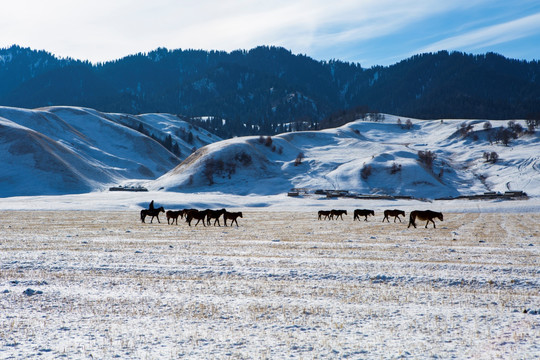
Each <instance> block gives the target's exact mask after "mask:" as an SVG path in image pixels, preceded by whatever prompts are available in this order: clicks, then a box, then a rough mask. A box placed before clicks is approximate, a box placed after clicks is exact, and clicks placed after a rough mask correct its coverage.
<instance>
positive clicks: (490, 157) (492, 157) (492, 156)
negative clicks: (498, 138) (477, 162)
mask: <svg viewBox="0 0 540 360" xmlns="http://www.w3.org/2000/svg"><path fill="white" fill-rule="evenodd" d="M484 159H486V162H491V163H496V162H497V160H499V154H497V153H496V152H495V151H492V152H489V151H486V152H485V153H484Z"/></svg>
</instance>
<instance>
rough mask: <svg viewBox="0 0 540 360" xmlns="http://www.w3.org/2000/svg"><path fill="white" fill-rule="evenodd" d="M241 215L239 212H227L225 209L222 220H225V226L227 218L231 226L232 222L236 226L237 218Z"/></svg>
mask: <svg viewBox="0 0 540 360" xmlns="http://www.w3.org/2000/svg"><path fill="white" fill-rule="evenodd" d="M239 217H243V216H242V213H241V212H228V211H225V212H224V213H223V221H224V222H225V226H227V220H232V221H231V226H233V224H234V223H236V226H238V220H237V219H238V218H239Z"/></svg>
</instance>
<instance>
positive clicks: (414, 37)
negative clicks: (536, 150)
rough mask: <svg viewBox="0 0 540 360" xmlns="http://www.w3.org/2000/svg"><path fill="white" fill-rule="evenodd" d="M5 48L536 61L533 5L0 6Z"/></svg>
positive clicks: (526, 1)
mask: <svg viewBox="0 0 540 360" xmlns="http://www.w3.org/2000/svg"><path fill="white" fill-rule="evenodd" d="M11 45H19V46H22V47H30V48H32V49H34V50H45V51H48V52H50V53H52V54H54V55H56V56H58V57H70V58H74V59H79V60H89V61H91V62H93V63H98V62H106V61H110V60H115V59H120V58H122V57H124V56H127V55H130V54H136V53H140V52H142V53H146V52H149V51H152V50H155V49H156V48H158V47H165V48H168V49H171V50H172V49H203V50H224V51H228V52H229V51H233V50H238V49H245V50H249V49H251V48H254V47H256V46H260V45H272V46H282V47H284V48H287V49H289V50H291V51H292V52H293V53H295V54H304V55H307V56H309V57H312V58H314V59H316V60H331V59H337V60H342V61H347V62H354V63H360V65H361V66H362V67H365V68H368V67H371V66H375V65H383V66H386V65H391V64H394V63H396V62H399V61H401V60H403V59H406V58H408V57H410V56H412V55H415V54H419V53H425V52H436V51H439V50H448V51H461V52H466V53H473V54H482V53H486V52H495V53H499V54H501V55H504V56H506V57H509V58H514V59H523V60H540V1H538V0H513V1H508V0H503V1H499V0H451V1H448V0H334V1H328V0H309V1H308V0H298V1H294V0H288V1H283V0H273V1H267V0H265V1H258V0H227V1H222V0H198V1H188V0H176V1H175V0H150V1H147V0H92V1H87V0H47V1H44V0H18V1H2V11H0V48H7V47H10V46H11Z"/></svg>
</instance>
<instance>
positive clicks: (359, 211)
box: [353, 209, 375, 221]
mask: <svg viewBox="0 0 540 360" xmlns="http://www.w3.org/2000/svg"><path fill="white" fill-rule="evenodd" d="M369 215H373V216H375V211H373V210H367V209H356V210H354V218H353V221H354V220H358V221H360V216H364V217H365V219H364V221H367V217H368V216H369Z"/></svg>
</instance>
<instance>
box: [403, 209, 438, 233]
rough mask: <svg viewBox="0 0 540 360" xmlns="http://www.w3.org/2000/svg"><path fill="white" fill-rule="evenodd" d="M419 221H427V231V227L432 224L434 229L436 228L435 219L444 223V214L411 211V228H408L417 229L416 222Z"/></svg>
mask: <svg viewBox="0 0 540 360" xmlns="http://www.w3.org/2000/svg"><path fill="white" fill-rule="evenodd" d="M416 219H418V220H426V226H425V228H426V229H427V226H428V224H429V223H430V222H432V223H433V228H436V226H435V221H433V219H439V220H441V221H443V214H442V213H441V212H437V211H431V210H424V211H422V210H414V211H411V214H410V216H409V226H407V228H409V227H410V226H411V225H412V226H414V227H416V222H415V220H416Z"/></svg>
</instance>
